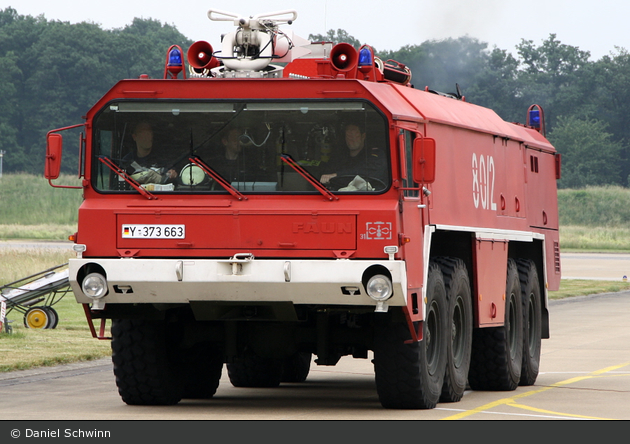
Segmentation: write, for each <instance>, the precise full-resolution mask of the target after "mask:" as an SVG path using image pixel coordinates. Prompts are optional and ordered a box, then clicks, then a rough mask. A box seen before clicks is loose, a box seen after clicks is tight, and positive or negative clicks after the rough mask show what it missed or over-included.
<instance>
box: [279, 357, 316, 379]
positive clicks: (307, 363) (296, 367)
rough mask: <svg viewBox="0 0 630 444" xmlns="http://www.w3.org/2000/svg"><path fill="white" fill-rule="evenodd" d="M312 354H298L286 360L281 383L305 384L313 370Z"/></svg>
mask: <svg viewBox="0 0 630 444" xmlns="http://www.w3.org/2000/svg"><path fill="white" fill-rule="evenodd" d="M311 358H312V354H311V353H309V352H298V353H296V354H294V355H292V356H289V357H288V358H286V359H285V360H284V363H283V366H282V379H281V382H304V381H306V378H307V377H308V373H309V371H310V369H311Z"/></svg>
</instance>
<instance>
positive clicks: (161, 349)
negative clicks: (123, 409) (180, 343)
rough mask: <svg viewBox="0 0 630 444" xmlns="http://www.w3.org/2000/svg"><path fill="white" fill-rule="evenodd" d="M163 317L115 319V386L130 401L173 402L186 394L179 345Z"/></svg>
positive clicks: (142, 402) (113, 352)
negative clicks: (174, 341) (179, 361)
mask: <svg viewBox="0 0 630 444" xmlns="http://www.w3.org/2000/svg"><path fill="white" fill-rule="evenodd" d="M168 339H169V336H167V334H166V323H165V322H163V321H145V320H127V319H123V320H114V321H113V322H112V362H113V363H114V375H115V376H116V386H117V387H118V393H119V394H120V396H121V398H122V400H123V401H124V402H125V403H126V404H129V405H173V404H177V403H178V402H179V401H180V400H181V398H182V395H183V388H184V387H183V381H182V378H181V375H180V366H179V365H178V361H177V355H176V353H177V348H176V346H175V344H171V343H170V342H169V340H168Z"/></svg>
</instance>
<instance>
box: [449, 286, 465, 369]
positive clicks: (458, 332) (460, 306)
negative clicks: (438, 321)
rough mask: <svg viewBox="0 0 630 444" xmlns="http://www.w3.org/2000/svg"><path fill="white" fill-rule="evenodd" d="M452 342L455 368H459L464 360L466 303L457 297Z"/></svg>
mask: <svg viewBox="0 0 630 444" xmlns="http://www.w3.org/2000/svg"><path fill="white" fill-rule="evenodd" d="M451 330H452V334H451V336H452V341H451V349H452V350H453V364H454V365H455V368H459V367H460V366H461V365H462V362H463V360H464V350H465V347H464V335H463V331H464V301H463V299H462V297H461V296H458V297H457V302H456V304H455V309H454V310H453V319H452V323H451Z"/></svg>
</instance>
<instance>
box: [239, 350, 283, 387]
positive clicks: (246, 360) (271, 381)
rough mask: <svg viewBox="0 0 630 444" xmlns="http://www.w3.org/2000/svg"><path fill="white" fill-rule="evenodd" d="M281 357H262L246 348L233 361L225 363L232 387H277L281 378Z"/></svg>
mask: <svg viewBox="0 0 630 444" xmlns="http://www.w3.org/2000/svg"><path fill="white" fill-rule="evenodd" d="M282 364H283V361H282V360H281V359H273V358H263V357H261V356H258V355H257V354H255V353H254V352H253V351H251V350H249V349H246V350H245V352H244V353H243V354H241V355H240V356H238V357H237V358H236V360H235V361H234V362H233V363H229V364H227V370H228V377H229V378H230V382H231V383H232V385H233V386H234V387H278V386H279V385H280V381H281V380H282Z"/></svg>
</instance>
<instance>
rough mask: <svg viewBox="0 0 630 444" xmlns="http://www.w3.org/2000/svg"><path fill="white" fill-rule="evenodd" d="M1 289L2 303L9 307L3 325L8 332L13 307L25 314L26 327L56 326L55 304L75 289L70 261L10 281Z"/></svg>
mask: <svg viewBox="0 0 630 444" xmlns="http://www.w3.org/2000/svg"><path fill="white" fill-rule="evenodd" d="M0 290H1V291H0V303H1V304H3V305H5V307H6V308H5V310H3V311H6V313H5V315H4V316H3V317H2V319H0V321H2V322H1V323H0V325H2V324H4V330H5V331H6V332H7V333H9V332H10V331H11V327H10V326H9V323H8V322H7V320H6V315H8V314H9V313H11V311H12V310H17V311H19V312H20V313H23V314H24V326H25V327H27V328H55V327H57V324H58V322H59V316H58V314H57V311H56V310H55V309H54V308H53V305H55V304H57V303H58V302H59V301H60V300H61V299H62V298H63V297H64V296H65V295H66V294H67V293H68V292H70V291H72V290H71V288H70V283H69V281H68V264H67V263H65V264H61V265H57V266H55V267H52V268H49V269H47V270H44V271H40V272H39V273H36V274H33V275H30V276H27V277H25V278H22V279H20V280H17V281H15V282H11V283H9V284H7V285H4V286H2V287H0ZM40 303H42V304H40Z"/></svg>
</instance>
